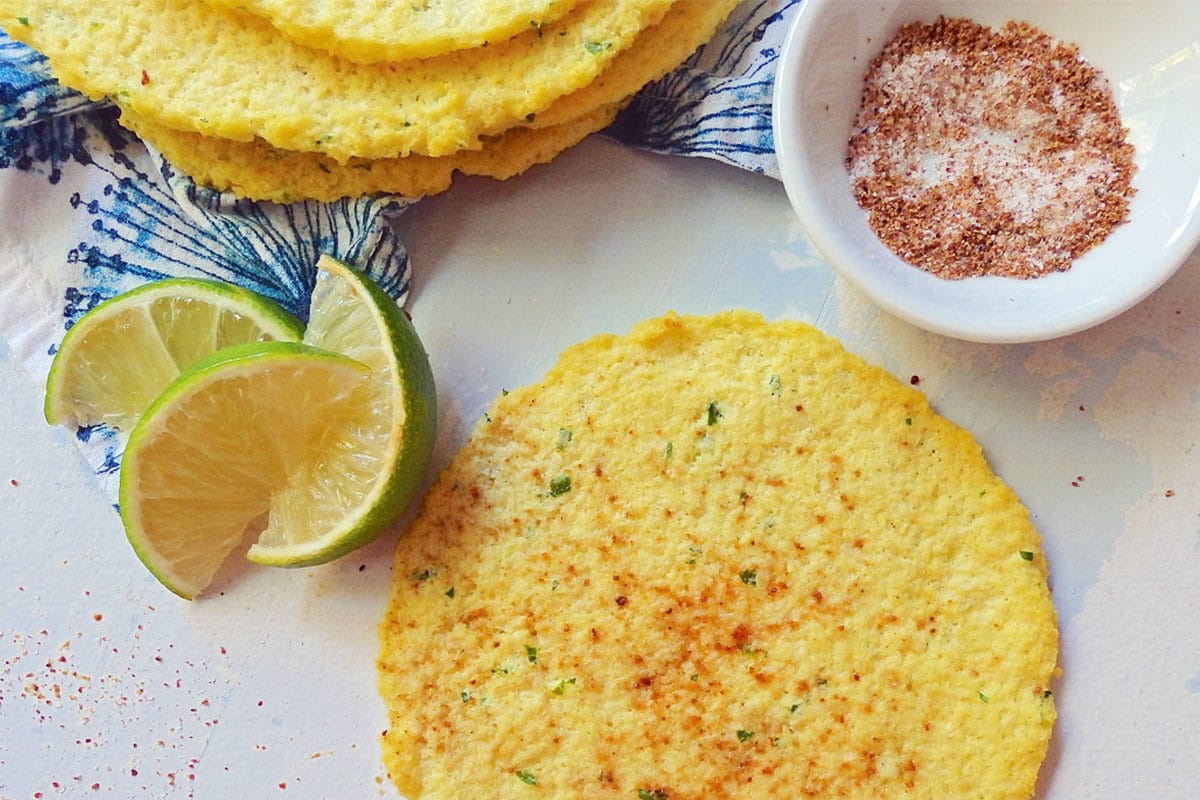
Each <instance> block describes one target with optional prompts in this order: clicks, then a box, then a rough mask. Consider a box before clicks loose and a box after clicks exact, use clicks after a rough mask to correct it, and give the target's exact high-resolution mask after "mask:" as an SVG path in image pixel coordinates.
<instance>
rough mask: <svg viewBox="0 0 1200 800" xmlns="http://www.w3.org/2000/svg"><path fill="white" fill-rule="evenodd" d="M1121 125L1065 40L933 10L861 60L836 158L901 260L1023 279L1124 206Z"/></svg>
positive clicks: (1074, 251) (1125, 153) (937, 270)
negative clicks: (862, 71)
mask: <svg viewBox="0 0 1200 800" xmlns="http://www.w3.org/2000/svg"><path fill="white" fill-rule="evenodd" d="M1125 135H1126V131H1125V129H1124V128H1123V127H1122V126H1121V119H1120V114H1119V112H1118V111H1117V107H1116V104H1115V103H1114V102H1113V98H1112V93H1111V91H1110V90H1109V87H1108V83H1107V81H1106V80H1105V78H1104V76H1103V75H1102V74H1101V73H1100V72H1099V71H1098V70H1096V69H1095V68H1094V67H1092V66H1090V65H1089V64H1087V63H1086V62H1085V61H1083V60H1082V59H1081V58H1080V56H1079V49H1078V47H1076V46H1075V45H1072V44H1067V43H1064V42H1061V41H1058V40H1055V39H1053V38H1051V37H1050V36H1048V35H1047V34H1045V33H1043V32H1041V31H1039V30H1037V29H1036V28H1033V27H1032V26H1030V25H1028V24H1027V23H1023V22H1009V23H1007V24H1006V25H1004V27H1002V28H1000V29H999V30H995V31H993V30H992V29H989V28H986V27H984V26H982V25H979V24H978V23H975V22H973V21H971V20H967V19H947V18H945V17H943V18H940V19H938V20H937V22H934V23H932V24H922V23H913V24H910V25H906V26H904V27H903V28H901V29H900V31H899V33H897V34H896V36H895V37H893V38H892V39H891V41H889V42H888V44H887V45H886V46H885V47H884V49H883V51H882V52H881V53H880V54H879V56H877V57H876V58H875V59H874V60H873V61H872V62H871V64H870V66H869V68H868V71H867V76H866V79H865V83H864V90H863V96H862V105H861V107H860V110H859V113H858V116H857V118H856V120H855V126H854V131H853V134H852V136H851V138H850V143H849V147H848V152H847V158H846V163H847V168H848V169H849V171H850V176H851V178H852V180H853V183H854V191H855V196H856V197H857V199H858V203H859V205H861V206H862V207H863V209H865V210H866V212H867V215H868V218H869V220H870V223H871V227H872V228H873V229H874V230H875V232H876V233H877V234H878V235H879V237H880V239H882V240H883V242H884V243H885V244H886V245H887V246H888V247H889V248H890V249H891V250H892V251H893V252H894V253H896V255H897V256H899V257H900V258H902V259H903V260H905V261H907V262H908V263H910V264H913V265H915V266H917V267H920V268H921V269H924V270H927V271H929V272H931V273H933V274H934V275H937V276H939V277H942V278H965V277H970V276H977V275H1004V276H1009V277H1019V278H1032V277H1037V276H1040V275H1045V274H1047V273H1050V272H1056V271H1061V270H1065V269H1067V268H1069V267H1070V266H1071V264H1072V262H1073V261H1074V260H1075V259H1076V258H1078V257H1079V256H1080V255H1082V254H1083V253H1085V252H1087V251H1088V250H1090V249H1091V248H1093V247H1095V246H1096V245H1097V244H1099V243H1100V242H1102V241H1103V240H1104V239H1105V238H1106V237H1107V236H1108V235H1109V233H1111V232H1112V231H1113V230H1114V229H1115V228H1116V227H1117V226H1119V225H1120V224H1121V223H1122V222H1124V221H1125V220H1126V219H1127V218H1128V214H1129V201H1130V198H1132V196H1133V194H1134V189H1133V187H1132V186H1131V180H1132V177H1133V173H1134V164H1133V152H1134V151H1133V146H1132V145H1130V144H1129V143H1128V142H1127V141H1126V139H1125Z"/></svg>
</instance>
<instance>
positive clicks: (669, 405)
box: [379, 312, 1057, 800]
mask: <svg viewBox="0 0 1200 800" xmlns="http://www.w3.org/2000/svg"><path fill="white" fill-rule="evenodd" d="M394 576H395V577H394V590H393V595H392V598H391V601H390V605H389V608H388V610H387V612H386V615H385V617H384V619H383V621H382V623H381V625H380V639H381V650H380V658H379V671H380V674H379V687H380V691H381V694H382V696H383V698H384V700H385V702H386V704H387V708H388V712H389V718H390V724H389V727H388V729H387V731H386V732H385V734H384V736H383V746H384V760H385V764H386V766H387V768H388V771H389V775H390V776H391V778H392V780H393V781H394V782H395V784H396V786H397V787H398V788H399V790H400V791H401V793H403V794H404V795H405V796H406V797H408V798H409V799H410V800H428V799H429V798H437V799H438V800H449V798H473V797H476V796H483V797H523V796H525V794H526V793H528V795H529V796H531V797H532V796H534V795H535V794H537V795H540V796H547V797H588V798H599V799H601V800H603V798H614V799H615V798H620V800H630V798H639V800H641V799H643V798H649V799H650V800H701V798H712V797H738V798H749V799H750V800H755V799H756V798H779V797H841V798H851V799H852V800H868V799H869V800H889V799H890V798H931V799H932V798H939V799H940V798H948V797H978V798H988V800H1018V799H1019V800H1026V798H1028V797H1029V796H1030V794H1031V793H1032V791H1033V787H1034V783H1035V780H1036V776H1037V772H1038V769H1039V765H1040V764H1041V762H1042V759H1043V758H1044V756H1045V753H1046V750H1047V745H1048V741H1049V738H1050V734H1051V729H1052V727H1053V723H1054V718H1055V710H1054V703H1053V698H1052V697H1051V694H1050V689H1049V682H1050V680H1051V677H1052V675H1053V673H1054V671H1055V661H1056V657H1057V629H1056V623H1055V614H1054V609H1053V606H1052V604H1051V601H1050V596H1049V592H1048V589H1047V585H1046V577H1047V570H1046V564H1045V560H1044V557H1043V554H1042V551H1041V548H1040V542H1039V537H1038V534H1037V532H1036V530H1035V529H1034V527H1033V526H1032V524H1031V523H1030V520H1029V515H1028V513H1027V512H1026V510H1025V509H1024V508H1023V507H1022V505H1021V503H1020V501H1019V500H1018V498H1017V497H1016V496H1015V495H1014V493H1013V492H1012V491H1011V490H1010V489H1009V488H1008V487H1007V486H1006V485H1005V484H1004V483H1003V482H1002V481H1001V480H1000V479H999V478H998V477H997V476H996V475H995V474H994V473H993V472H992V470H991V469H990V468H989V466H988V464H987V462H986V460H985V459H984V456H983V454H982V452H981V449H980V447H979V445H978V444H977V443H976V442H975V441H974V440H973V439H972V437H971V436H970V435H969V434H968V433H967V432H965V431H963V430H962V429H960V428H958V427H956V426H954V425H953V424H951V423H950V422H948V421H946V420H945V419H943V418H941V417H939V416H938V415H937V414H936V413H935V412H934V411H933V410H931V408H930V407H929V405H928V403H927V402H926V400H925V398H924V397H923V396H922V395H921V394H920V393H919V392H918V391H916V390H915V389H913V388H912V387H910V386H908V385H905V384H902V383H900V382H899V381H897V380H895V379H894V378H892V377H891V376H889V375H888V374H886V373H885V372H884V371H883V370H881V369H878V368H875V367H871V366H868V365H867V364H865V363H864V362H863V361H862V360H861V359H859V358H857V357H856V356H853V355H851V354H849V353H847V352H846V351H845V350H844V349H843V348H842V347H841V346H840V345H839V344H838V343H837V342H836V341H834V340H832V339H830V338H829V337H827V336H825V335H823V334H821V333H819V332H818V331H816V330H815V329H813V328H811V327H809V326H807V325H804V324H801V323H796V322H775V323H766V322H764V321H763V319H762V318H761V317H759V316H757V315H754V314H750V313H747V312H727V313H722V314H717V315H714V316H711V317H680V316H677V315H674V314H670V315H667V316H666V317H663V318H661V319H655V320H650V321H647V322H643V323H641V324H639V325H637V326H636V327H635V328H634V329H633V330H632V331H631V332H630V333H629V334H627V335H625V336H612V335H605V336H599V337H596V338H594V339H592V340H589V341H587V342H584V343H583V344H580V345H576V346H574V347H572V348H570V349H568V350H567V351H566V352H565V353H564V354H563V355H562V356H561V358H560V360H559V362H558V363H557V364H556V365H555V366H554V367H553V368H552V369H551V370H550V372H549V373H548V374H547V376H546V377H545V379H544V380H542V381H541V382H539V383H537V384H536V385H533V386H529V387H526V388H523V389H518V390H515V391H512V392H508V393H506V394H504V395H503V396H501V397H500V398H498V399H497V400H496V401H495V404H494V405H493V407H492V408H491V409H490V410H489V411H488V413H487V414H486V415H485V417H484V419H483V420H482V421H481V422H480V423H479V425H478V427H477V429H476V430H475V432H474V434H473V435H472V437H471V439H470V441H469V442H468V443H467V444H466V445H465V447H464V448H463V449H462V450H461V451H460V453H459V454H458V455H457V456H456V457H455V458H454V460H453V462H452V463H451V464H450V465H449V467H448V468H447V469H446V470H445V472H444V473H443V474H442V475H441V477H440V478H439V480H438V481H437V483H436V485H435V486H434V487H433V488H432V490H431V491H430V492H429V494H428V495H427V498H426V502H425V507H424V510H423V512H422V513H421V515H420V517H419V518H418V519H417V520H416V522H415V523H414V524H413V525H412V526H411V528H410V529H409V530H408V531H407V532H406V533H405V535H404V537H403V538H402V539H401V541H400V543H399V545H398V548H397V552H396V557H395V563H394ZM533 790H536V792H534V791H533Z"/></svg>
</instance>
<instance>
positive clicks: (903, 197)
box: [775, 0, 1200, 342]
mask: <svg viewBox="0 0 1200 800" xmlns="http://www.w3.org/2000/svg"><path fill="white" fill-rule="evenodd" d="M1197 107H1200V5H1197V4H1195V3H1194V2H1191V0H1157V1H1156V2H1140V3H1139V2H1134V1H1133V0H1129V1H1128V2H1125V1H1124V0H1114V1H1113V2H1106V3H1103V4H1096V3H1093V2H1086V0H1078V1H1076V0H1046V1H1045V2H1022V3H998V2H989V1H988V0H958V1H957V2H951V1H950V0H940V1H939V0H907V1H903V0H873V1H872V2H852V3H846V2H837V0H806V2H805V3H804V4H803V5H802V6H801V8H800V10H799V12H798V14H797V17H796V20H795V23H794V27H793V30H792V32H791V35H790V36H789V39H788V41H787V43H786V45H785V47H784V50H783V53H782V55H781V60H780V68H779V72H778V77H777V79H776V87H775V139H776V151H777V153H778V157H779V163H780V169H781V173H782V177H783V180H784V184H785V186H786V187H787V191H788V195H789V198H790V199H791V201H792V204H793V206H794V207H795V209H796V212H797V214H798V215H799V217H800V220H801V222H802V223H803V224H804V227H805V229H806V231H807V232H808V234H809V236H810V238H811V239H812V241H813V244H814V245H815V246H816V247H817V248H818V250H820V251H821V253H822V254H823V255H824V256H825V257H826V258H827V259H828V260H829V261H830V263H831V264H832V265H833V266H834V267H835V269H837V270H838V271H839V272H840V273H841V274H842V275H844V276H845V277H846V278H847V279H848V280H849V281H850V282H852V283H853V284H855V285H856V286H857V287H858V288H859V289H860V290H862V291H863V292H864V293H865V294H867V295H868V296H869V297H870V298H871V299H873V300H874V301H875V302H876V303H878V304H879V305H881V306H882V307H883V308H885V309H887V310H888V311H890V312H892V313H893V314H896V315H897V316H899V317H901V318H904V319H906V320H908V321H909V322H912V323H914V324H917V325H919V326H921V327H924V328H927V329H929V330H932V331H935V332H938V333H943V334H946V335H951V336H956V337H960V338H965V339H973V340H978V341H992V342H1013V341H1031V340H1037V339H1047V338H1052V337H1055V336H1061V335H1064V334H1068V333H1072V332H1075V331H1078V330H1082V329H1084V328H1087V327H1090V326H1092V325H1095V324H1097V323H1099V322H1102V321H1104V320H1106V319H1108V318H1110V317H1112V316H1114V315H1115V314H1117V313H1119V312H1121V311H1123V310H1124V309H1126V308H1128V307H1130V306H1131V305H1133V304H1134V303H1136V302H1138V301H1139V300H1141V299H1142V298H1143V297H1145V296H1146V295H1147V294H1149V293H1150V292H1151V291H1153V290H1154V289H1155V288H1157V287H1158V286H1159V285H1161V284H1162V283H1163V281H1165V280H1166V279H1167V278H1168V277H1169V276H1170V275H1171V274H1172V272H1174V270H1175V269H1177V268H1178V266H1179V264H1180V263H1181V262H1182V261H1183V260H1184V259H1185V258H1186V257H1187V255H1188V254H1189V253H1190V252H1191V251H1192V250H1193V249H1194V248H1195V247H1196V245H1197V243H1198V242H1200V208H1198V207H1197V201H1196V199H1195V198H1197V197H1200V136H1197V135H1196V134H1195V124H1194V121H1193V119H1194V116H1195V110H1194V109H1195V108H1197Z"/></svg>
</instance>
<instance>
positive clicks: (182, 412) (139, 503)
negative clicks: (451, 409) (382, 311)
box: [120, 342, 370, 598]
mask: <svg viewBox="0 0 1200 800" xmlns="http://www.w3.org/2000/svg"><path fill="white" fill-rule="evenodd" d="M369 380H370V370H369V369H368V368H367V367H366V366H365V365H363V364H360V363H359V362H357V361H354V360H352V359H349V358H346V357H345V356H340V355H337V354H335V353H328V352H326V351H323V350H318V349H315V348H312V347H308V346H306V345H303V344H298V343H295V342H265V343H251V344H243V345H235V346H232V347H228V348H225V349H222V350H219V351H217V352H216V353H213V354H212V355H210V356H209V357H207V358H205V359H202V360H201V361H200V362H198V363H197V364H195V365H194V366H193V367H192V368H191V369H189V370H188V371H186V372H184V373H183V374H182V375H181V376H180V377H179V378H178V379H177V380H175V381H174V382H173V383H171V384H170V385H169V386H168V387H167V388H166V390H164V391H163V393H162V394H161V395H160V396H159V397H158V399H156V400H155V401H154V402H153V403H152V404H151V405H150V407H149V408H148V409H147V410H146V413H145V415H144V416H143V417H142V418H141V420H140V421H139V422H138V424H137V425H136V426H135V427H134V429H133V432H132V433H131V434H130V438H129V444H128V446H127V447H126V448H125V455H124V458H123V462H122V465H121V486H120V507H121V517H122V520H123V522H124V524H125V532H126V534H127V535H128V537H129V541H130V543H131V544H132V545H133V549H134V551H135V552H136V553H137V554H138V557H139V558H141V560H142V562H143V563H144V564H145V565H146V566H147V567H148V568H149V570H150V571H151V572H152V573H153V574H154V575H155V577H157V578H158V579H159V580H160V581H161V582H162V583H163V584H164V585H165V586H166V587H167V588H168V589H170V590H171V591H173V592H175V593H176V594H178V595H180V596H181V597H185V598H191V597H194V596H195V595H196V594H197V593H198V592H200V591H201V590H202V589H203V588H204V587H205V586H207V585H208V584H209V582H210V581H211V580H212V578H213V576H214V575H215V574H216V572H217V570H218V568H219V567H220V566H221V564H222V562H223V561H224V560H225V558H226V556H228V555H229V553H230V552H232V551H233V550H234V549H235V548H236V547H237V546H238V545H239V544H241V543H242V542H243V541H244V540H245V538H246V537H247V535H253V533H254V532H255V528H261V527H262V526H263V525H264V524H265V525H267V527H268V529H270V527H271V526H274V525H277V524H279V522H280V520H278V519H276V513H275V512H276V508H277V507H280V506H282V507H285V508H289V507H290V508H291V509H297V508H307V509H308V513H307V515H306V518H305V519H303V520H300V521H298V520H296V519H291V518H289V519H287V520H286V522H287V524H289V525H294V524H303V525H308V526H312V527H316V528H318V529H321V530H327V529H329V528H330V527H332V526H336V525H337V524H338V523H339V521H340V517H341V516H342V514H343V513H344V506H345V503H344V502H342V501H340V500H339V498H338V494H339V488H338V484H339V483H340V481H341V479H342V476H341V474H340V469H341V462H343V461H345V460H347V459H349V458H352V457H353V453H348V452H344V451H341V450H342V449H343V448H345V447H346V445H347V442H346V441H345V440H346V436H345V433H346V430H347V423H348V422H349V421H350V420H353V419H355V418H356V417H360V416H362V413H361V410H360V409H358V407H357V405H356V404H357V401H358V398H357V397H356V393H357V392H358V391H359V390H361V388H362V387H363V385H364V384H366V383H367V382H368V381H369Z"/></svg>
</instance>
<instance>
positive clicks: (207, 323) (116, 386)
mask: <svg viewBox="0 0 1200 800" xmlns="http://www.w3.org/2000/svg"><path fill="white" fill-rule="evenodd" d="M302 334H303V328H302V326H301V325H300V323H299V322H298V321H297V320H296V319H295V318H293V317H292V316H291V315H289V314H288V313H287V312H286V311H284V310H283V309H282V308H280V307H279V306H277V305H275V304H274V303H272V302H271V301H270V300H268V299H266V298H265V297H263V296H261V295H258V294H255V293H254V292H251V291H249V290H247V289H242V288H241V287H238V286H234V285H232V284H227V283H221V282H219V281H208V280H194V279H189V278H172V279H167V280H162V281H156V282H154V283H150V284H147V285H146V286H143V287H140V288H138V289H134V290H133V291H130V292H126V293H125V294H122V295H120V296H118V297H114V298H113V299H111V300H108V301H106V302H104V303H101V304H100V305H98V306H96V307H95V308H93V309H92V310H91V311H89V312H88V313H87V314H85V315H83V317H81V318H80V319H79V321H78V322H77V323H75V324H74V325H73V326H71V329H70V330H68V331H67V334H66V336H65V337H64V338H63V341H62V345H60V346H59V348H58V352H57V353H56V354H55V356H54V361H53V362H52V363H51V365H50V375H49V376H48V377H47V379H46V403H45V408H44V411H45V415H46V421H47V422H49V423H50V424H51V425H64V426H67V427H77V426H84V425H95V424H97V423H105V424H107V425H109V426H110V427H113V428H117V429H119V430H129V429H131V428H132V427H133V426H134V424H135V423H136V422H137V420H138V418H139V417H140V416H141V415H142V412H143V411H144V410H145V409H146V408H147V406H149V405H150V403H152V402H153V401H154V399H155V398H156V397H158V394H159V392H161V391H162V390H163V389H164V388H166V386H167V384H169V383H170V382H171V381H172V380H174V379H175V378H176V377H178V376H179V374H180V372H182V371H183V370H184V369H186V368H187V367H188V366H189V365H190V364H192V363H194V362H196V361H197V360H199V359H201V358H203V357H205V356H207V355H208V354H210V353H212V352H214V351H216V350H219V349H220V348H222V347H226V346H228V345H232V344H240V343H243V342H253V341H268V340H279V341H298V340H299V339H300V337H301V335H302Z"/></svg>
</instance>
